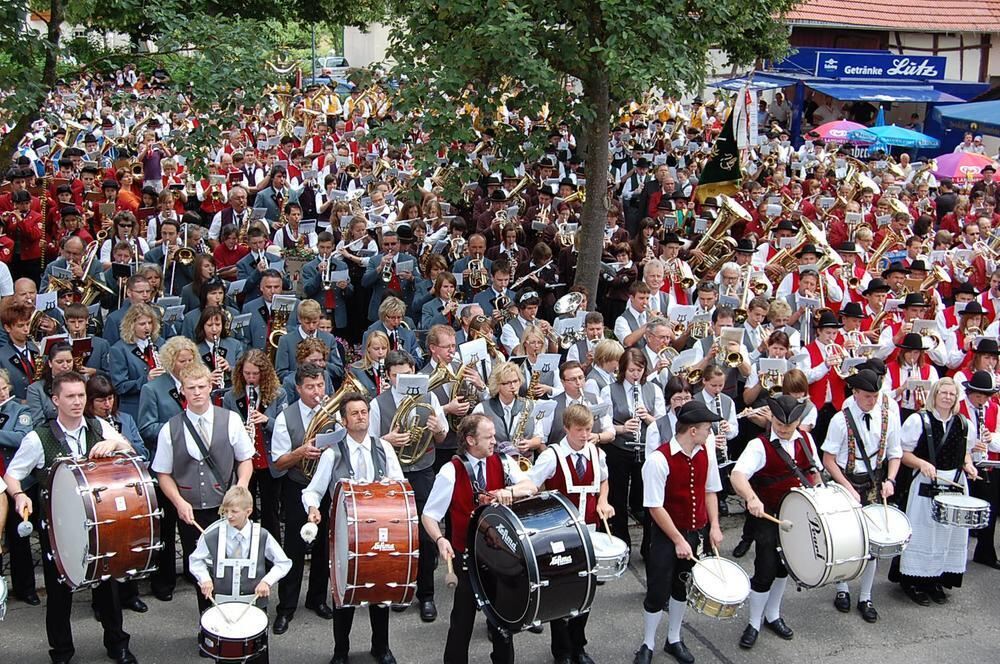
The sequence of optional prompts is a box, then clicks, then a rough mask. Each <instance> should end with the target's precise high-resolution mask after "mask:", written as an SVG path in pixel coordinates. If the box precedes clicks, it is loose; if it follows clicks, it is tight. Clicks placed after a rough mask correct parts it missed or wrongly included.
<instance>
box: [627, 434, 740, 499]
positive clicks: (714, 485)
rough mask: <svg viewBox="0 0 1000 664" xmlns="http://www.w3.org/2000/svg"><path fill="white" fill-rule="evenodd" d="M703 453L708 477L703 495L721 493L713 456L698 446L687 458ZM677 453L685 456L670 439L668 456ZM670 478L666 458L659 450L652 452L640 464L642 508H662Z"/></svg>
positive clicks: (717, 467)
mask: <svg viewBox="0 0 1000 664" xmlns="http://www.w3.org/2000/svg"><path fill="white" fill-rule="evenodd" d="M702 450H704V451H705V455H706V456H707V457H708V477H707V478H706V480H705V493H718V492H719V491H722V478H721V477H719V466H718V463H717V461H716V459H715V454H712V453H710V452H708V450H705V449H704V447H702V446H701V445H698V446H697V447H695V448H694V450H693V451H692V453H691V454H688V455H687V456H688V458H691V459H693V458H694V456H695V455H696V454H698V453H699V452H701V451H702ZM678 452H680V453H682V454H687V453H686V452H685V451H684V449H683V448H682V447H681V444H680V443H678V442H677V438H676V437H674V438H671V439H670V454H671V455H674V454H677V453H678ZM669 476H670V463H669V461H668V460H667V457H665V456H664V455H663V453H662V452H660V451H659V450H657V451H654V452H653V453H652V454H650V455H649V456H647V457H646V462H645V463H643V464H642V506H643V507H663V502H664V499H665V496H666V492H667V478H668V477H669Z"/></svg>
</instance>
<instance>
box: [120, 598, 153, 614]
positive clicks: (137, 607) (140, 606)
mask: <svg viewBox="0 0 1000 664" xmlns="http://www.w3.org/2000/svg"><path fill="white" fill-rule="evenodd" d="M122 608H123V609H128V610H129V611H135V612H136V613H145V612H146V611H149V607H148V606H146V603H145V602H143V601H142V600H141V599H139V598H138V597H133V598H132V599H130V600H129V601H127V602H122Z"/></svg>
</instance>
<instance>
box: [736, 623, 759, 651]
mask: <svg viewBox="0 0 1000 664" xmlns="http://www.w3.org/2000/svg"><path fill="white" fill-rule="evenodd" d="M759 634H760V632H759V631H758V630H757V629H756V628H754V626H753V625H747V628H746V629H745V630H743V635H742V636H741V637H740V648H743V649H744V650H749V649H750V648H753V644H755V643H757V636H758V635H759Z"/></svg>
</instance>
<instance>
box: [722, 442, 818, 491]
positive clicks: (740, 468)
mask: <svg viewBox="0 0 1000 664" xmlns="http://www.w3.org/2000/svg"><path fill="white" fill-rule="evenodd" d="M771 440H777V438H776V437H775V436H774V434H772V435H771ZM795 440H803V445H804V447H805V451H806V457H807V458H808V459H809V460H810V461H811V462H812V463H813V464H815V465H816V467H817V468H819V467H820V465H819V461H818V456H817V454H816V448H815V446H814V445H813V442H812V436H810V435H809V434H806V437H805V439H802V437H801V436H800V435H799V434H798V432H796V433H795V437H794V438H793V439H792V440H782V441H781V448H782V449H783V450H785V452H787V453H788V456H790V457H791V458H792V459H794V458H795V447H794V445H793V442H794V441H795ZM766 454H767V453H766V452H765V451H764V443H763V442H762V441H761V439H760V438H754V439H752V440H751V441H750V442H749V443H747V446H746V449H744V450H743V454H741V455H740V458H739V459H737V460H736V465H735V466H733V472H740V473H743V475H744V476H746V478H747V479H750V478H751V477H753V476H754V475H755V474H756V473H757V471H759V470H760V469H761V468H763V467H764V464H765V463H766V462H767V456H766Z"/></svg>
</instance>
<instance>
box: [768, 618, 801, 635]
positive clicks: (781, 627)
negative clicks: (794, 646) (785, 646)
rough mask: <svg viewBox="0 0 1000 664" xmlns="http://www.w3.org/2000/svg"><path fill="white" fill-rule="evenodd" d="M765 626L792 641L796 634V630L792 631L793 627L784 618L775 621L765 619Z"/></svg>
mask: <svg viewBox="0 0 1000 664" xmlns="http://www.w3.org/2000/svg"><path fill="white" fill-rule="evenodd" d="M764 627H767V628H768V629H769V630H771V631H772V632H774V633H775V634H777V635H778V636H780V637H781V638H783V639H784V640H785V641H791V640H792V637H793V636H795V632H793V631H792V628H791V627H789V626H788V625H786V624H785V619H784V618H778V619H777V620H775V621H774V622H771V621H769V620H765V621H764Z"/></svg>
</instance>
